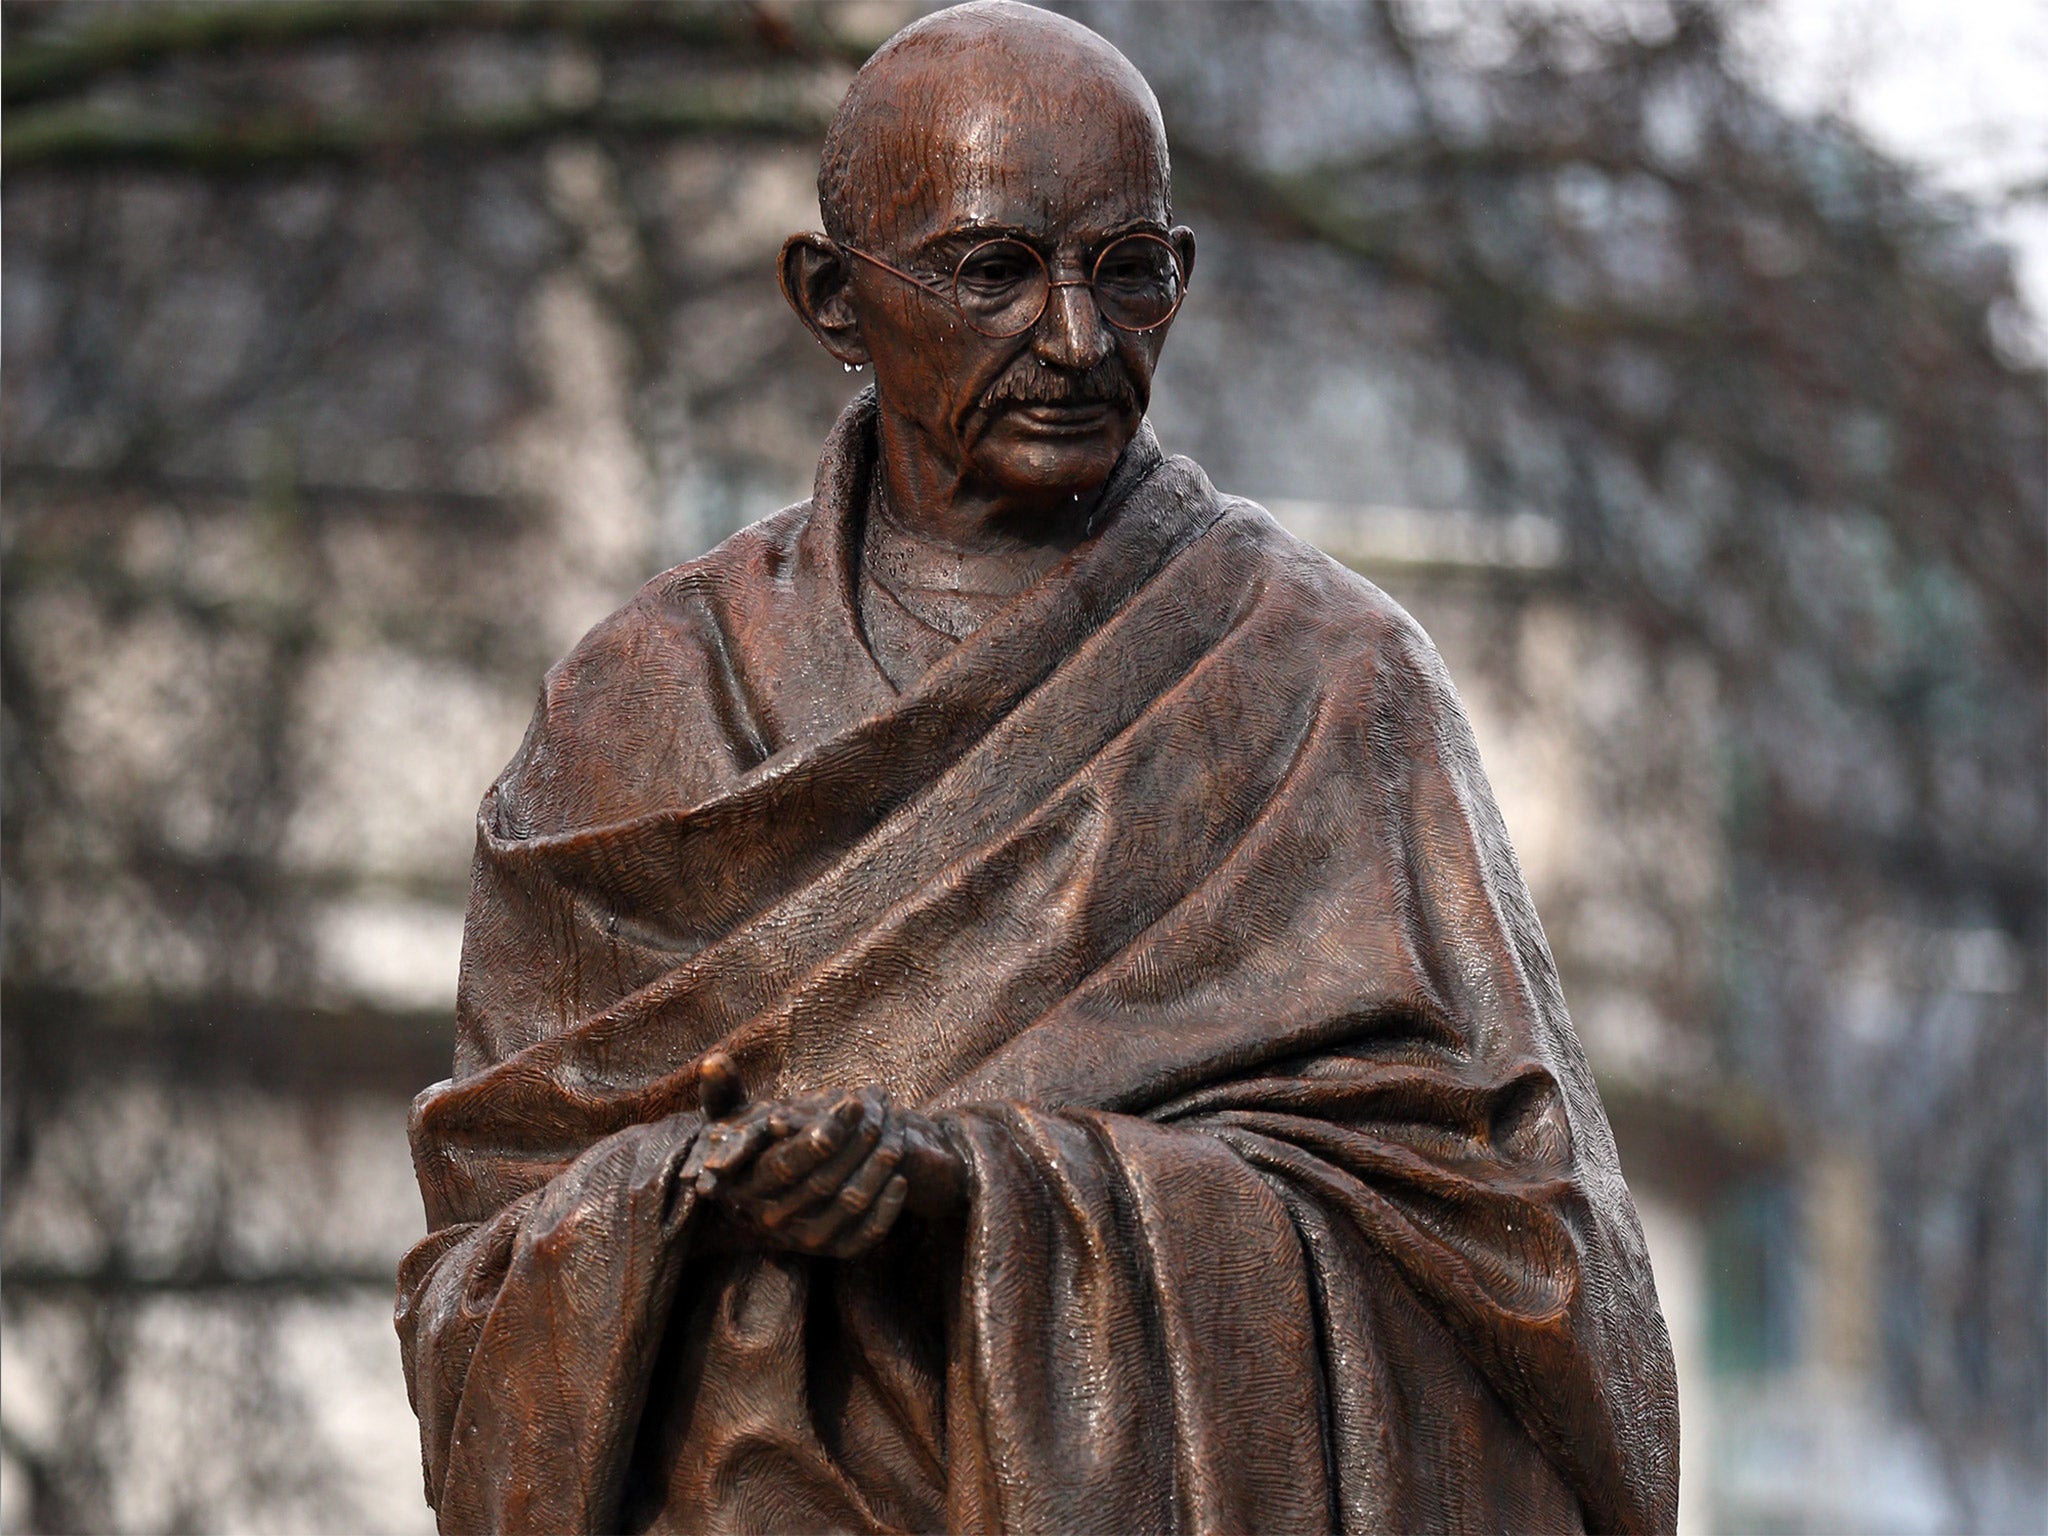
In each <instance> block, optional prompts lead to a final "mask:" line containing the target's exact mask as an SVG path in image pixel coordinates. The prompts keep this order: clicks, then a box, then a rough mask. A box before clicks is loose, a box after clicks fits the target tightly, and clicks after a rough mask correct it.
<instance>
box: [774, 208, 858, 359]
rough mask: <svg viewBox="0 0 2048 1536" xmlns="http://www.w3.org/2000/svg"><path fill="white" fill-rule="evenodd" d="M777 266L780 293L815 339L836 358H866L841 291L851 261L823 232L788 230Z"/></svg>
mask: <svg viewBox="0 0 2048 1536" xmlns="http://www.w3.org/2000/svg"><path fill="white" fill-rule="evenodd" d="M777 271H778V273H779V275H780V276H781V279H782V296H783V297H784V298H785V299H787V300H789V307H790V308H791V309H793V310H795V311H796V317H797V318H798V319H799V320H801V321H803V323H804V325H805V327H806V328H807V329H808V330H809V331H810V333H811V334H812V335H813V336H815V337H817V338H818V344H819V345H820V346H822V347H823V348H824V349H825V350H826V351H827V352H830V353H831V354H832V355H833V356H834V357H836V358H838V359H839V361H840V362H842V363H849V364H851V365H853V366H854V367H860V366H861V365H862V364H864V363H866V362H867V361H868V349H867V343H866V342H864V341H862V340H861V337H860V321H859V319H858V318H857V317H856V316H855V315H854V312H853V304H852V302H851V300H850V299H849V297H848V295H847V291H846V287H847V282H848V280H849V279H851V278H852V276H853V272H852V263H851V262H849V261H848V260H847V259H846V257H845V256H844V255H842V254H841V253H840V250H839V247H838V246H836V245H834V244H833V243H832V242H831V241H830V240H827V239H826V238H825V237H824V236H823V235H817V234H805V235H791V236H790V237H789V238H788V239H787V240H785V241H783V242H782V256H781V258H780V260H779V263H778V266H777Z"/></svg>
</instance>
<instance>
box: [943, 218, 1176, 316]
mask: <svg viewBox="0 0 2048 1536" xmlns="http://www.w3.org/2000/svg"><path fill="white" fill-rule="evenodd" d="M1089 286H1090V287H1091V288H1092V289H1093V290H1094V293H1095V302H1096V303H1097V304H1098V305H1099V306H1100V307H1101V309H1102V314H1103V318H1104V319H1106V320H1108V321H1109V323H1110V324H1111V325H1113V326H1116V327H1117V328H1118V329H1119V330H1125V331H1149V330H1152V329H1154V328H1156V327H1158V326H1161V325H1164V324H1165V323H1166V322H1167V320H1168V319H1170V318H1171V317H1172V315H1173V312H1174V311H1175V310H1176V309H1178V308H1179V307H1180V300H1181V275H1180V262H1179V259H1178V258H1177V257H1176V256H1175V254H1174V250H1173V247H1172V246H1170V245H1168V244H1167V243H1166V242H1165V241H1164V240H1162V239H1160V238H1159V237H1158V236H1157V235H1126V236H1124V237H1123V238H1122V239H1121V240H1117V241H1115V242H1113V243H1112V244H1110V245H1109V246H1108V247H1106V248H1105V249H1104V250H1103V252H1102V254H1101V255H1100V256H1098V257H1097V258H1096V259H1095V270H1094V273H1093V275H1092V277H1091V279H1090V283H1089ZM1051 293H1052V278H1051V276H1050V274H1048V273H1047V271H1046V267H1045V258H1044V257H1042V256H1040V255H1039V254H1038V252H1037V251H1035V250H1033V249H1032V248H1031V247H1030V246H1028V245H1026V244H1024V243H1023V242H1022V241H1021V240H988V241H984V242H983V243H982V244H980V245H977V246H976V247H975V248H974V249H973V250H971V251H969V252H968V253H967V254H966V256H964V257H962V258H961V261H960V266H959V269H958V270H957V271H956V272H955V273H954V276H953V300H954V302H955V303H956V304H958V305H959V306H960V312H961V313H962V314H963V315H965V316H966V318H967V323H968V324H969V325H971V326H973V327H974V328H975V329H976V330H977V331H980V332H981V333H982V334H983V335H985V336H1017V335H1021V334H1022V333H1023V332H1025V331H1027V330H1029V329H1030V328H1031V327H1032V326H1033V325H1034V324H1035V323H1036V322H1037V320H1038V317H1039V316H1040V315H1042V314H1044V313H1045V306H1046V302H1047V300H1048V298H1049V297H1050V296H1051Z"/></svg>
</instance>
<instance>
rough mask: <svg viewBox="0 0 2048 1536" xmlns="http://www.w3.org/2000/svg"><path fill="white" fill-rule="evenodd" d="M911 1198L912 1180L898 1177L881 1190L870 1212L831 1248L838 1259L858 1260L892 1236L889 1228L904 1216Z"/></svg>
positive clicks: (897, 1175) (893, 1178)
mask: <svg viewBox="0 0 2048 1536" xmlns="http://www.w3.org/2000/svg"><path fill="white" fill-rule="evenodd" d="M909 1198H910V1180H908V1179H906V1178H905V1177H903V1175H902V1174H900V1173H899V1174H896V1175H894V1176H893V1177H891V1178H890V1180H889V1182H888V1183H887V1184H885V1185H884V1186H883V1187H882V1192H881V1194H879V1195H878V1196H876V1197H875V1203H874V1204H873V1205H871V1206H869V1207H868V1213H867V1215H866V1216H864V1217H862V1218H861V1221H860V1224H859V1225H858V1226H856V1227H855V1228H854V1229H853V1230H852V1231H851V1232H848V1233H845V1234H844V1235H842V1236H841V1237H839V1238H838V1239H837V1240H836V1241H834V1243H833V1244H832V1247H831V1250H830V1251H831V1254H832V1257H834V1258H836V1259H854V1258H859V1257H860V1256H861V1255H862V1254H864V1253H866V1252H867V1251H868V1250H869V1249H870V1248H872V1247H874V1246H875V1244H877V1243H879V1242H880V1241H881V1240H882V1239H883V1238H885V1237H887V1236H888V1235H889V1229H890V1228H891V1227H893V1226H895V1225H896V1218H897V1217H898V1216H901V1215H902V1214H903V1204H904V1202H905V1201H906V1200H908V1199H909Z"/></svg>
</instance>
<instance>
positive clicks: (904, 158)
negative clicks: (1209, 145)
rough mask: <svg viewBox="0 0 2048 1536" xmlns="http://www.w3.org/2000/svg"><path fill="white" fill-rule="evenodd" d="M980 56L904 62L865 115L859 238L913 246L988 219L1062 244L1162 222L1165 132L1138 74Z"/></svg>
mask: <svg viewBox="0 0 2048 1536" xmlns="http://www.w3.org/2000/svg"><path fill="white" fill-rule="evenodd" d="M976 62H977V61H975V60H973V59H972V58H958V57H956V58H955V59H954V60H952V61H951V65H950V67H946V66H935V67H929V68H919V69H913V70H906V71H904V72H903V73H902V74H900V75H899V76H897V78H896V79H895V80H893V81H892V82H891V87H892V88H891V89H890V91H889V93H888V96H887V98H886V100H883V101H877V102H875V103H874V104H873V110H872V111H871V113H868V114H863V115H864V116H866V117H867V118H868V121H867V122H865V123H864V124H862V127H863V129H864V130H865V132H864V133H863V138H864V139H865V140H866V141H867V142H866V143H865V144H864V145H863V149H864V150H865V151H866V152H865V153H857V154H856V156H855V158H854V166H853V169H854V171H855V175H854V181H853V186H854V191H855V196H856V199H857V200H858V203H859V204H860V207H859V208H858V210H857V212H858V215H859V218H860V222H861V223H862V224H864V225H865V226H866V234H867V238H868V239H870V240H873V241H875V242H877V243H878V244H882V245H885V246H887V247H888V248H890V249H892V250H894V251H897V252H899V253H902V254H908V253H909V252H911V251H914V250H915V249H917V248H918V247H919V246H921V245H923V244H924V243H926V242H927V241H929V240H931V239H933V238H934V237H936V236H939V235H943V234H945V233H947V232H949V231H951V230H954V229H958V228H963V227H968V226H988V227H1001V228H1009V229H1018V230H1022V231H1024V232H1026V233H1029V234H1032V235H1034V236H1036V237H1037V238H1039V239H1040V240H1042V241H1043V242H1044V243H1046V244H1047V245H1051V246H1057V245H1060V244H1063V243H1070V242H1073V241H1081V242H1085V241H1087V240H1088V239H1089V238H1091V237H1092V236H1094V235H1096V234H1101V233H1107V232H1109V231H1110V230H1112V229H1120V228H1126V227H1129V226H1130V225H1132V224H1134V223H1140V222H1149V223H1153V224H1160V225H1164V224H1166V223H1167V222H1169V217H1170V214H1171V211H1172V210H1171V201H1170V192H1169V188H1168V183H1167V161H1166V143H1165V136H1164V134H1163V133H1162V132H1161V130H1160V126H1159V119H1158V116H1157V109H1156V108H1155V107H1154V106H1153V104H1152V101H1151V97H1150V94H1149V92H1147V93H1145V94H1144V95H1142V96H1141V95H1139V92H1140V91H1142V90H1143V83H1142V82H1137V87H1136V89H1133V87H1132V82H1131V81H1129V80H1125V79H1121V78H1118V75H1117V73H1116V72H1114V71H1110V70H1105V69H1101V68H1091V67H1081V68H1073V69H1069V70H1067V71H1065V72H1058V71H1054V72H1050V73H1049V74H1027V73H1024V72H1022V71H1019V70H1016V69H1004V68H1002V67H1000V66H1001V65H1002V64H1003V63H1006V62H1007V61H1005V60H1001V59H1000V58H998V59H996V60H992V61H990V64H992V65H994V66H996V67H987V66H984V67H981V68H976V67H975V64H976ZM1093 62H1094V61H1092V60H1091V61H1088V63H1089V64H1091V65H1092V64H1093ZM1126 69H1128V66H1126ZM1132 73H1133V78H1135V73H1134V72H1132Z"/></svg>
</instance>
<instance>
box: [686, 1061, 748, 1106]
mask: <svg viewBox="0 0 2048 1536" xmlns="http://www.w3.org/2000/svg"><path fill="white" fill-rule="evenodd" d="M746 1099H747V1090H746V1085H745V1084H744V1083H742V1082H741V1081H740V1069H739V1064H738V1063H737V1062H735V1061H734V1060H733V1059H732V1057H730V1056H728V1055H727V1054H726V1053H725V1052H724V1051H709V1052H707V1053H706V1054H705V1055H704V1056H703V1058H702V1059H701V1060H699V1061H698V1063H697V1107H698V1108H699V1109H701V1110H703V1111H704V1113H705V1114H706V1115H709V1116H711V1117H713V1118H715V1119H723V1118H725V1117H726V1116H728V1115H730V1114H731V1113H732V1112H733V1111H734V1110H736V1109H738V1108H739V1107H740V1106H741V1105H742V1104H744V1103H745V1102H746Z"/></svg>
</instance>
